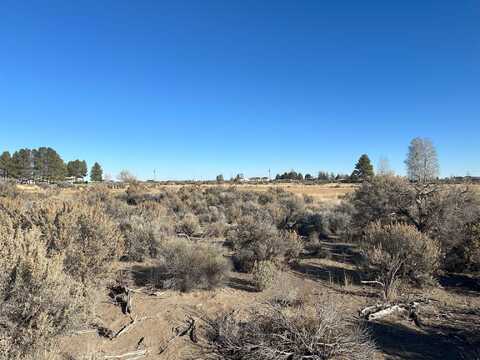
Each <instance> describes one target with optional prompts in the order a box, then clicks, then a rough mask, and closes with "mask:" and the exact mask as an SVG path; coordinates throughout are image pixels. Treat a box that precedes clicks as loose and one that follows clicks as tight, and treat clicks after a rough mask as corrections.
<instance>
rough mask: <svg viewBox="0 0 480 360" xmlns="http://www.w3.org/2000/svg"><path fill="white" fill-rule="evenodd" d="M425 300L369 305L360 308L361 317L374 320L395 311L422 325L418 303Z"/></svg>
mask: <svg viewBox="0 0 480 360" xmlns="http://www.w3.org/2000/svg"><path fill="white" fill-rule="evenodd" d="M422 302H425V301H424V300H421V301H412V302H410V303H399V304H389V303H385V304H377V305H373V306H368V307H366V308H364V309H362V310H360V317H362V318H363V319H365V320H368V321H374V320H378V319H381V318H384V317H385V316H388V315H391V314H393V313H399V314H401V315H403V316H407V317H408V319H409V320H412V321H414V322H415V325H417V326H419V327H420V326H421V322H420V319H419V317H418V313H417V310H418V305H419V304H420V303H422Z"/></svg>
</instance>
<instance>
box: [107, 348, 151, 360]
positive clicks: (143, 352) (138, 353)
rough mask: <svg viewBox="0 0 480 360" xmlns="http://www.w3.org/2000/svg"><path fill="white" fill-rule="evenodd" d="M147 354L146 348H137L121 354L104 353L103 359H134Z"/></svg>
mask: <svg viewBox="0 0 480 360" xmlns="http://www.w3.org/2000/svg"><path fill="white" fill-rule="evenodd" d="M146 355H147V350H137V351H132V352H129V353H125V354H121V355H105V356H104V357H103V358H104V359H122V360H136V359H140V358H142V357H144V356H146Z"/></svg>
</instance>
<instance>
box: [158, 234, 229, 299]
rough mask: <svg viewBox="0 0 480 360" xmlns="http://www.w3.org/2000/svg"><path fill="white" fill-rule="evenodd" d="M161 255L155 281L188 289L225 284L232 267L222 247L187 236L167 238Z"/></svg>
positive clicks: (163, 286)
mask: <svg viewBox="0 0 480 360" xmlns="http://www.w3.org/2000/svg"><path fill="white" fill-rule="evenodd" d="M159 256H160V261H161V264H160V265H159V267H158V268H157V269H156V270H155V272H156V274H155V278H156V284H155V285H156V286H158V287H162V288H173V289H177V290H180V291H184V292H187V291H191V290H193V289H213V288H216V287H219V286H221V285H222V284H223V282H224V280H225V278H226V276H227V273H228V271H229V268H230V267H229V263H228V261H227V260H226V259H225V258H224V257H223V256H222V254H221V252H220V250H219V249H216V248H215V247H212V246H209V245H206V244H195V243H192V242H191V241H189V240H186V239H171V240H170V241H166V242H165V243H164V244H162V247H161V249H160V254H159Z"/></svg>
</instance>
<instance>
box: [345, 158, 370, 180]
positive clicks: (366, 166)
mask: <svg viewBox="0 0 480 360" xmlns="http://www.w3.org/2000/svg"><path fill="white" fill-rule="evenodd" d="M374 175H375V174H374V172H373V165H372V163H371V161H370V158H369V157H368V155H367V154H363V155H362V156H360V159H358V162H357V164H356V165H355V170H353V172H352V175H351V179H352V181H364V180H366V179H368V178H371V177H373V176H374Z"/></svg>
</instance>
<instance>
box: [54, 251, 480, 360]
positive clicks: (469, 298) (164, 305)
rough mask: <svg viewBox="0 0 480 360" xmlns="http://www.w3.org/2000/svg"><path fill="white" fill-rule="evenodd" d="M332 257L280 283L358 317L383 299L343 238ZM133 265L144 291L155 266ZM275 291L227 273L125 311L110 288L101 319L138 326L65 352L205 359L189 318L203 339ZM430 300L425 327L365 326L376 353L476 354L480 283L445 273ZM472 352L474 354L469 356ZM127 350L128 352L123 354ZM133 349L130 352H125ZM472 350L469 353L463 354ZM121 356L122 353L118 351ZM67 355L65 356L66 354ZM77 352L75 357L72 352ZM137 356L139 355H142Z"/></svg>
mask: <svg viewBox="0 0 480 360" xmlns="http://www.w3.org/2000/svg"><path fill="white" fill-rule="evenodd" d="M325 246H326V248H327V249H329V250H328V251H329V252H330V254H331V256H330V259H318V258H311V257H308V256H304V258H303V259H301V261H300V262H299V263H298V264H297V265H295V266H294V267H293V268H290V269H288V270H287V271H286V274H285V277H284V279H283V281H284V282H285V281H287V282H288V284H289V285H288V286H290V287H295V288H297V289H298V291H299V293H301V294H302V295H301V296H302V298H304V299H305V302H307V303H311V304H315V303H323V302H333V303H334V304H336V305H337V306H338V307H339V308H340V309H341V310H342V311H343V312H345V313H347V314H350V315H351V316H353V317H355V316H357V314H358V311H359V310H360V309H362V308H364V307H365V306H367V305H372V304H375V303H377V302H378V301H380V299H379V297H378V291H377V290H376V289H375V288H372V287H367V286H364V285H361V284H360V272H359V271H358V269H357V268H356V267H355V265H353V264H352V261H351V260H352V254H354V252H352V249H351V247H350V246H349V245H344V244H326V245H325ZM122 267H123V268H124V269H128V271H127V273H129V274H130V275H129V276H128V278H129V280H128V286H129V287H131V288H133V289H142V285H143V282H142V279H144V277H145V276H148V274H149V272H150V269H151V268H149V266H148V265H145V264H123V265H122ZM272 291H274V290H267V291H265V292H262V293H259V292H255V290H254V288H253V286H252V283H251V279H250V277H249V275H247V274H240V273H236V272H232V273H230V277H229V279H228V281H227V282H226V284H225V286H224V287H223V288H220V289H217V290H213V291H193V292H191V293H179V292H175V291H165V292H161V293H160V294H159V296H151V295H148V294H145V293H141V292H139V293H134V295H133V303H132V304H133V306H132V309H133V310H132V313H131V314H130V315H124V314H123V313H122V311H121V309H120V307H118V306H116V305H114V304H113V303H112V302H111V300H110V298H109V297H108V296H107V293H106V292H105V293H103V294H100V295H99V296H100V301H101V303H100V305H99V309H98V314H97V315H98V321H99V323H100V324H101V325H102V326H103V327H104V328H105V329H109V330H111V331H112V332H113V333H116V332H118V331H119V330H121V329H122V328H123V327H124V326H126V325H128V324H130V323H131V322H132V321H133V320H134V321H135V323H134V325H131V326H130V327H128V331H127V332H125V333H123V334H122V335H121V336H119V337H118V338H116V339H113V340H109V339H107V338H105V337H102V336H100V335H98V333H96V332H84V333H78V334H74V335H71V336H68V337H66V338H64V339H62V342H61V346H60V351H61V353H64V354H69V355H70V356H73V358H74V359H89V360H93V359H116V358H118V359H129V360H132V359H136V358H137V357H136V356H137V355H136V354H137V353H136V351H137V350H146V356H145V357H141V359H172V360H173V359H178V360H181V359H191V358H195V359H202V358H203V357H202V356H201V355H198V350H199V346H198V344H197V345H195V344H194V343H193V342H192V341H191V339H190V338H189V337H188V336H185V337H177V336H176V334H177V332H178V331H179V330H180V329H183V328H185V327H186V326H187V324H188V321H189V319H195V320H196V324H198V334H199V337H200V340H199V343H200V344H201V343H202V328H203V324H204V323H203V320H202V319H205V318H208V317H213V316H216V315H219V314H222V313H228V312H231V311H233V310H235V311H236V312H242V311H243V310H246V309H248V308H249V307H251V306H255V304H259V303H262V302H265V301H267V300H268V299H269V298H271V296H272ZM409 291H410V296H411V297H415V296H417V297H425V298H428V299H429V303H428V304H426V305H424V306H422V307H421V309H420V319H421V327H418V326H416V325H415V324H414V323H412V322H411V321H409V320H407V319H405V318H402V317H400V316H395V315H393V316H391V317H388V318H385V319H384V320H382V321H377V322H370V323H368V324H367V326H368V328H369V330H370V333H371V334H372V337H373V339H374V340H375V342H376V344H377V347H378V354H377V356H376V358H377V359H478V357H476V356H478V355H480V354H477V355H474V349H475V347H477V348H480V283H479V282H478V281H476V280H474V279H471V278H468V277H466V276H462V275H458V276H450V277H444V278H441V279H440V286H439V287H435V288H432V289H429V290H427V291H426V292H425V291H423V292H422V293H421V295H420V292H418V291H417V292H418V294H415V289H410V290H409ZM469 353H470V357H467V355H468V354H469ZM123 354H127V355H126V356H124V357H118V356H121V355H123ZM128 354H130V355H128ZM466 354H467V355H466ZM116 356H117V357H116ZM67 358H68V357H67ZM70 358H72V357H70ZM139 359H140V358H139Z"/></svg>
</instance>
